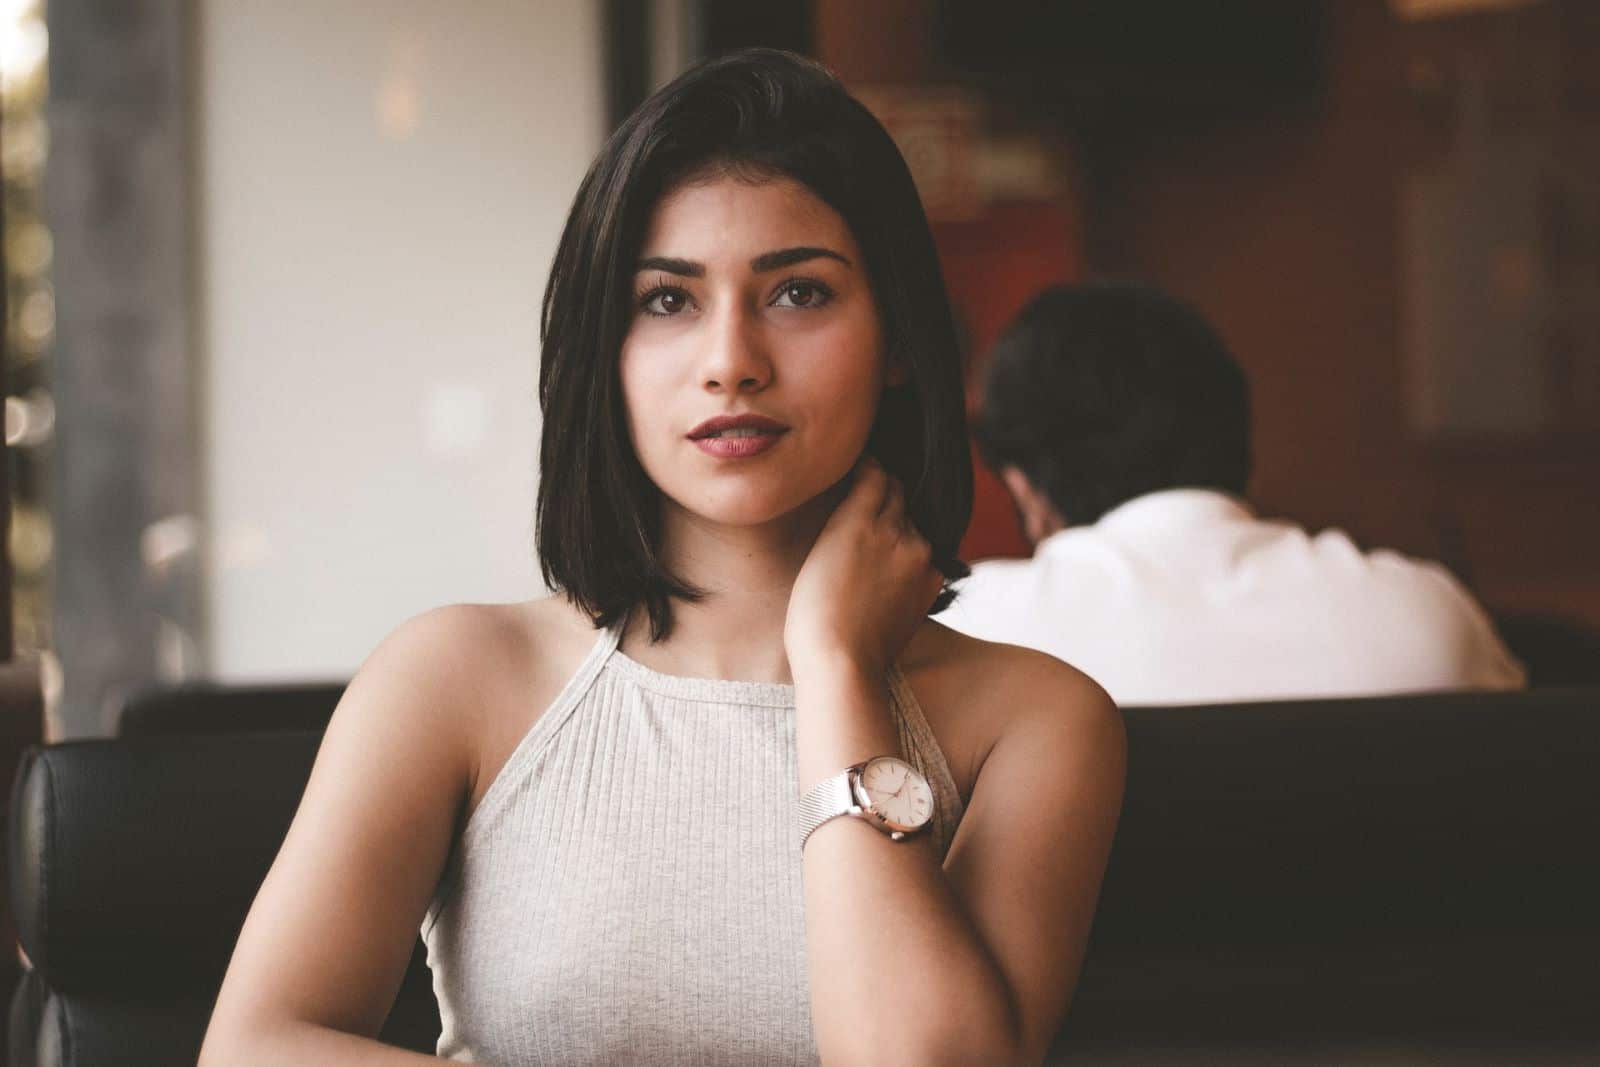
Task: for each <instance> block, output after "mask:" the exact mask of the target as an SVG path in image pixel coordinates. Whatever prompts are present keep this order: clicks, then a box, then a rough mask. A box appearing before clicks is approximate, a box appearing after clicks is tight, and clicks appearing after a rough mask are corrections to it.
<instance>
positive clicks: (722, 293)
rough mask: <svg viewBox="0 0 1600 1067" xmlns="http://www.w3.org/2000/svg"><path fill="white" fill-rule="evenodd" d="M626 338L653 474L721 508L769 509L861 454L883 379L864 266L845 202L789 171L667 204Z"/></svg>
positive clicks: (832, 477)
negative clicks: (839, 205) (828, 199)
mask: <svg viewBox="0 0 1600 1067" xmlns="http://www.w3.org/2000/svg"><path fill="white" fill-rule="evenodd" d="M634 293H635V299H634V304H633V321H632V325H631V326H630V328H629V330H628V335H627V338H626V339H625V340H624V342H623V345H622V364H621V374H622V390H623V395H624V398H625V400H626V403H627V409H628V424H629V432H630V435H631V437H632V440H633V447H634V450H635V452H636V453H637V454H638V456H639V462H640V463H641V464H642V465H643V467H644V470H645V473H646V474H648V475H649V476H650V479H651V480H652V481H653V482H655V484H656V485H657V487H659V488H660V489H661V491H662V493H663V494H664V496H665V497H666V500H665V501H664V506H666V507H667V508H669V509H670V508H673V507H676V508H680V509H682V510H684V511H687V512H689V513H691V514H693V515H696V516H699V517H700V518H703V519H706V520H709V521H711V522H715V523H720V524H727V525H738V526H748V525H755V524H760V523H766V522H770V521H772V520H773V519H777V518H780V517H782V516H784V515H786V514H788V513H790V512H792V511H794V510H795V509H796V508H798V507H800V506H801V505H803V504H805V503H807V502H808V501H811V500H813V499H816V498H818V497H819V496H821V495H822V494H823V493H824V492H826V491H827V489H828V488H829V487H830V486H832V485H833V484H834V483H836V482H838V481H839V480H840V479H841V478H843V477H844V476H845V475H846V474H847V473H848V472H849V471H850V468H851V467H852V466H853V465H854V464H855V462H856V459H857V458H858V457H859V456H860V455H861V451H862V449H863V448H864V447H865V445H866V442H867V436H868V434H869V432H870V431H871V429H872V422H873V418H874V416H875V415H876V413H877V410H878V400H879V396H880V394H881V393H882V391H883V388H884V385H885V378H886V368H885V366H884V362H885V361H884V353H883V341H882V334H881V330H880V327H879V323H878V313H877V306H876V304H875V303H874V301H873V296H872V290H871V288H870V286H869V285H868V282H867V274H866V265H865V264H864V263H863V262H862V256H861V251H860V249H859V248H857V247H856V242H855V239H854V238H853V237H852V236H851V234H850V229H849V227H848V226H846V225H845V222H844V220H843V219H842V218H840V217H839V215H838V214H837V213H836V212H835V211H834V210H833V209H832V208H830V207H828V206H827V205H826V204H824V203H823V202H822V201H821V200H819V199H818V198H817V197H816V196H815V195H813V194H812V193H811V192H810V191H808V190H807V189H806V188H805V187H804V186H802V185H800V184H799V183H797V182H795V181H793V180H790V179H786V178H773V179H770V180H766V181H760V182H752V181H749V180H739V179H737V178H731V177H715V178H711V179H707V180H705V181H698V182H690V183H686V184H684V185H681V186H679V187H678V188H677V189H675V190H673V191H672V192H670V193H668V194H667V195H666V196H665V197H664V198H663V199H662V200H661V202H660V204H659V205H657V207H656V210H655V214H654V216H653V218H652V219H651V222H650V226H649V229H648V231H647V232H646V234H645V239H644V243H643V245H642V247H641V251H640V257H639V263H638V267H637V271H636V273H635V275H634Z"/></svg>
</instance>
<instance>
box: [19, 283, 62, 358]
mask: <svg viewBox="0 0 1600 1067" xmlns="http://www.w3.org/2000/svg"><path fill="white" fill-rule="evenodd" d="M17 325H18V327H20V328H21V330H22V336H23V337H24V338H25V339H27V340H28V341H30V342H32V343H34V344H38V345H43V344H48V343H49V341H50V338H52V337H54V336H55V332H56V298H55V294H54V293H52V292H51V291H50V290H49V289H43V288H41V289H35V290H34V291H33V292H31V293H29V294H28V295H27V296H26V297H24V298H23V301H22V307H21V308H19V309H18V310H17Z"/></svg>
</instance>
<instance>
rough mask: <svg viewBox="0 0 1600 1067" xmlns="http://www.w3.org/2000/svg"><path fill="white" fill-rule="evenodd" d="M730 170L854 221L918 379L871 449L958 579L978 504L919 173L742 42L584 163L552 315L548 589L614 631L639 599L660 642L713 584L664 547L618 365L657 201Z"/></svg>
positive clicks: (544, 377) (856, 114) (810, 84)
mask: <svg viewBox="0 0 1600 1067" xmlns="http://www.w3.org/2000/svg"><path fill="white" fill-rule="evenodd" d="M716 173H727V174H731V175H734V176H736V177H739V178H747V179H749V180H751V181H761V180H765V179H770V178H773V177H786V178H790V179H793V180H794V181H796V182H798V183H800V184H801V185H804V186H805V187H806V188H807V189H809V190H810V191H811V192H812V193H813V194H814V195H816V196H817V197H818V198H819V199H821V200H822V201H823V202H825V203H826V204H828V205H829V206H830V207H832V208H833V209H834V210H835V211H837V212H838V213H839V215H840V216H841V217H842V218H843V219H844V221H845V223H846V224H847V225H848V226H849V227H850V231H851V233H852V234H853V235H854V237H855V239H856V243H857V244H858V245H859V246H860V248H861V250H862V254H863V256H864V258H865V260H866V270H867V276H868V279H869V280H870V283H871V286H872V293H873V296H874V298H875V301H876V304H877V309H878V316H879V321H880V323H881V326H882V330H883V337H884V344H885V354H886V356H887V358H888V359H890V360H893V361H897V362H898V364H899V366H901V367H902V368H904V370H905V373H906V377H907V381H906V383H905V384H904V385H900V386H896V387H894V388H890V389H888V390H886V391H885V393H884V395H883V398H882V400H881V402H880V404H879V409H878V415H877V421H876V422H875V423H874V425H873V430H872V435H871V437H870V439H869V441H868V445H867V450H868V451H869V452H871V453H872V455H873V456H875V457H876V458H877V459H878V461H879V462H880V463H882V464H883V466H884V467H885V469H887V470H888V471H889V473H891V474H892V475H894V476H895V477H896V478H897V479H899V480H900V482H901V483H902V484H903V485H904V487H905V491H906V505H907V513H908V514H909V515H910V517H911V519H912V521H913V522H914V523H915V524H916V527H917V529H918V530H919V531H920V532H921V533H922V535H923V536H924V537H925V538H927V540H928V542H929V543H930V544H931V545H932V546H933V553H934V562H935V565H936V566H938V567H939V569H940V571H941V572H942V573H943V574H944V575H945V578H946V580H947V586H946V589H945V591H944V592H943V593H942V595H941V596H940V598H939V600H938V602H937V603H936V604H935V607H934V610H939V609H940V608H942V607H944V605H945V604H946V603H948V602H949V599H950V596H951V594H950V592H949V589H948V582H949V581H952V580H954V579H956V578H960V577H963V576H965V574H966V568H965V566H964V565H963V564H961V562H960V561H959V560H957V558H956V552H957V548H958V545H959V543H960V539H961V535H962V533H963V532H965V530H966V526H967V520H968V518H969V517H970V514H971V509H972V466H971V459H970V457H969V454H968V452H967V445H966V429H965V427H966V416H965V409H964V404H963V397H962V381H961V366H960V352H959V348H958V343H957V338H956V331H955V326H954V318H953V316H952V314H951V311H950V304H949V298H948V297H947V295H946V293H945V288H944V278H943V275H942V274H941V273H940V270H939V262H938V258H937V254H936V252H935V250H934V244H933V237H932V235H931V234H930V232H929V230H928V222H927V219H926V217H925V216H924V215H923V213H922V202H921V200H920V199H918V197H917V191H916V187H915V186H914V185H913V184H912V180H911V174H910V172H909V171H908V170H907V169H906V165H905V161H904V160H903V159H902V158H901V156H900V152H899V150H898V149H897V148H896V147H895V145H894V142H893V141H892V140H891V139H890V137H889V135H888V134H887V133H886V132H885V131H884V129H883V127H882V126H881V125H880V124H879V123H878V121H877V120H876V119H874V118H873V117H872V115H871V114H870V113H869V112H868V111H867V110H866V108H864V107H863V106H862V105H861V104H860V103H859V102H857V101H856V99H855V98H854V97H852V96H851V95H850V94H849V93H848V92H846V91H845V89H844V87H843V86H842V85H840V84H839V82H838V80H837V79H836V78H834V76H833V75H832V74H830V73H829V72H828V71H827V69H826V68H824V67H822V66H820V65H819V64H817V63H814V62H812V61H811V60H808V59H805V58H803V57H800V56H797V55H794V54H792V53H788V52H780V51H774V50H771V49H749V50H745V51H742V52H737V53H733V54H730V55H727V56H723V57H721V58H717V59H712V60H710V61H708V62H705V63H702V64H700V65H699V66H697V67H694V68H693V69H691V70H689V71H687V72H686V73H684V74H683V75H681V76H680V77H678V78H677V79H676V80H674V81H673V82H671V83H670V84H668V85H667V86H666V87H665V88H663V89H661V90H660V91H659V92H657V93H656V94H655V95H654V96H652V97H650V99H648V100H646V101H645V102H644V103H643V104H641V105H640V106H639V108H638V110H636V111H635V112H634V113H633V114H632V115H630V116H629V117H628V118H627V120H626V121H624V122H623V123H622V125H621V126H619V127H618V128H617V130H616V131H615V132H614V133H613V134H612V135H611V137H610V138H609V139H607V141H606V143H605V145H604V147H602V148H601V150H600V154H599V156H598V157H597V158H596V159H595V161H594V163H593V164H592V165H591V166H590V168H589V172H588V174H587V176H585V178H584V180H583V184H582V185H581V186H580V187H579V189H578V195H577V197H576V199H575V200H574V202H573V205H572V211H571V213H570V214H569V215H568V216H567V225H566V229H565V231H564V232H563V233H562V235H561V243H560V246H559V247H558V249H557V251H556V256H555V261H554V263H553V264H552V266H551V270H550V281H549V284H548V286H547V287H546V289H545V294H544V308H543V314H542V316H541V320H540V338H541V342H542V356H541V363H540V370H539V406H540V410H541V412H542V413H543V416H544V428H543V431H542V442H541V450H540V456H539V470H540V481H539V499H538V515H537V524H536V531H537V533H536V538H537V542H538V549H539V555H540V565H541V568H542V570H543V573H544V578H545V582H546V584H548V585H549V586H550V587H551V588H552V589H555V590H558V591H561V592H563V593H565V594H566V596H567V597H568V598H569V599H570V600H571V601H572V602H573V603H574V604H576V605H578V606H579V607H580V608H582V609H583V610H584V611H585V612H587V613H588V615H589V616H590V618H591V619H593V620H594V623H595V625H596V626H610V625H613V624H615V623H616V622H618V621H620V620H622V619H624V618H626V617H627V616H628V615H629V614H630V613H631V612H632V611H633V610H634V609H635V608H637V607H639V606H641V605H643V606H644V608H645V609H646V611H647V612H648V615H649V618H650V630H651V637H652V639H654V640H660V639H661V638H662V637H664V636H666V635H667V633H669V632H670V630H671V627H672V601H673V599H674V598H677V599H685V600H694V599H697V598H698V597H699V596H701V595H702V594H701V593H700V591H698V590H696V589H693V588H691V587H690V586H689V585H687V584H686V583H685V582H683V581H682V580H680V579H679V578H678V577H677V576H676V575H674V574H672V573H671V572H670V571H669V570H668V568H667V567H666V565H665V564H664V563H663V561H662V559H661V555H660V550H661V544H660V536H661V508H660V493H659V490H657V489H656V487H655V485H654V484H653V483H651V481H650V479H649V478H648V477H647V476H646V474H645V472H644V469H643V468H642V467H641V466H640V464H639V460H638V457H637V456H636V455H635V454H634V451H633V446H632V444H631V443H630V441H629V437H628V429H627V425H628V424H627V419H626V411H625V408H624V399H623V396H622V387H621V381H620V377H619V370H618V359H619V354H620V352H621V349H622V342H623V339H624V338H625V337H626V335H627V332H628V327H629V324H630V323H631V321H632V319H633V315H634V300H633V275H634V268H635V263H636V260H637V259H638V254H639V250H640V245H641V243H642V241H643V239H644V233H645V229H646V227H647V225H648V223H649V220H650V216H651V213H652V211H653V210H654V208H655V206H656V204H657V203H658V202H659V201H660V200H661V198H662V196H664V195H665V194H666V193H668V192H669V191H671V190H672V189H673V188H674V187H675V186H676V185H678V184H679V183H681V182H683V181H685V180H688V179H694V178H699V177H701V176H705V175H708V174H716Z"/></svg>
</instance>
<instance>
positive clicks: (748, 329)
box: [700, 307, 772, 393]
mask: <svg viewBox="0 0 1600 1067" xmlns="http://www.w3.org/2000/svg"><path fill="white" fill-rule="evenodd" d="M700 377H701V384H702V385H703V386H704V388H705V389H706V390H708V391H709V392H714V393H718V392H728V393H754V392H760V391H761V390H762V389H765V388H766V387H767V386H768V385H770V384H771V382H772V361H771V360H770V359H769V358H768V354H767V351H766V347H765V344H764V342H763V339H762V337H761V334H760V330H759V329H758V325H757V323H756V322H755V316H753V315H751V314H750V313H749V312H747V311H746V310H744V309H742V308H736V307H734V308H727V309H725V310H723V311H721V312H720V313H719V314H716V315H714V316H712V322H711V331H710V336H708V337H707V338H706V347H705V356H704V360H703V362H702V364H701V368H700Z"/></svg>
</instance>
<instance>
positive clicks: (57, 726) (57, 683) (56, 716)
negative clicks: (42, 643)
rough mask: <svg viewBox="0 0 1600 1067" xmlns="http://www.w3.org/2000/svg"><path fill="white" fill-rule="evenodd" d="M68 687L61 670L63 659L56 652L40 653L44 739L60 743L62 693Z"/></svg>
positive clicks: (40, 689)
mask: <svg viewBox="0 0 1600 1067" xmlns="http://www.w3.org/2000/svg"><path fill="white" fill-rule="evenodd" d="M65 687H66V673H65V672H64V671H63V670H62V669H61V658H60V657H59V656H57V655H56V654H55V653H54V652H51V651H49V650H44V651H41V652H40V653H39V691H40V693H41V694H42V695H43V696H44V739H45V740H46V741H59V740H60V739H61V735H62V729H61V718H60V715H61V691H62V690H63V689H64V688H65Z"/></svg>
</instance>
